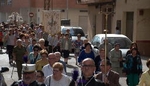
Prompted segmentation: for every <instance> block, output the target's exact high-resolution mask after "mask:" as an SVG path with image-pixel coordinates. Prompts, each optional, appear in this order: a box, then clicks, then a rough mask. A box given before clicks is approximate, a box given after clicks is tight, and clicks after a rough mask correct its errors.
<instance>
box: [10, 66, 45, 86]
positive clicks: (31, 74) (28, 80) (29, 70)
mask: <svg viewBox="0 0 150 86" xmlns="http://www.w3.org/2000/svg"><path fill="white" fill-rule="evenodd" d="M22 67H23V68H22V70H23V79H22V80H19V81H17V82H14V83H13V84H12V85H11V86H40V85H38V83H37V82H36V72H35V64H22ZM43 86H45V85H43Z"/></svg>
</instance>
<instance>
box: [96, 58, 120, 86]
mask: <svg viewBox="0 0 150 86" xmlns="http://www.w3.org/2000/svg"><path fill="white" fill-rule="evenodd" d="M100 69H101V72H99V73H98V74H97V75H96V79H99V80H101V81H103V82H104V83H105V86H120V84H119V78H120V76H119V74H118V73H117V72H115V71H113V70H112V69H111V62H110V61H109V60H106V63H105V60H102V61H101V63H100Z"/></svg>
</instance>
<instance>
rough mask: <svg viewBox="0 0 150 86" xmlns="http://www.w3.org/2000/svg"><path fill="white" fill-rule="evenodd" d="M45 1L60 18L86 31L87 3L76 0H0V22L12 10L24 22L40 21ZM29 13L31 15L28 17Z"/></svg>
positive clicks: (6, 17) (4, 19) (5, 18)
mask: <svg viewBox="0 0 150 86" xmlns="http://www.w3.org/2000/svg"><path fill="white" fill-rule="evenodd" d="M46 1H50V4H49V10H59V11H60V12H61V19H70V21H71V23H70V25H71V26H81V27H82V28H83V29H84V30H85V31H87V30H86V29H87V26H88V21H89V20H88V10H87V5H80V4H77V1H76V0H0V22H2V21H4V22H6V21H7V19H8V16H9V15H11V13H12V12H18V13H19V14H20V15H21V16H22V17H23V20H24V22H26V23H30V22H31V21H32V22H34V23H38V24H39V23H42V12H43V10H44V6H45V5H44V4H47V2H46ZM45 2H46V3H45ZM30 14H32V16H33V17H30ZM85 33H86V32H85Z"/></svg>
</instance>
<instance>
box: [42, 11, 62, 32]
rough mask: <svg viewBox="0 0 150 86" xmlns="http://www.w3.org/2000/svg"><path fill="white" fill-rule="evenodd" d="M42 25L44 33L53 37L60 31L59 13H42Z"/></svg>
mask: <svg viewBox="0 0 150 86" xmlns="http://www.w3.org/2000/svg"><path fill="white" fill-rule="evenodd" d="M43 25H44V28H45V31H46V32H48V33H49V34H51V35H55V34H57V33H58V32H60V31H61V18H60V11H56V10H53V11H47V10H45V11H43Z"/></svg>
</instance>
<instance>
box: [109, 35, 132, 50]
mask: <svg viewBox="0 0 150 86" xmlns="http://www.w3.org/2000/svg"><path fill="white" fill-rule="evenodd" d="M108 42H109V43H110V44H111V45H112V46H114V45H115V44H116V43H119V44H120V48H121V49H129V48H130V45H131V41H130V40H129V39H127V38H123V37H108Z"/></svg>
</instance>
